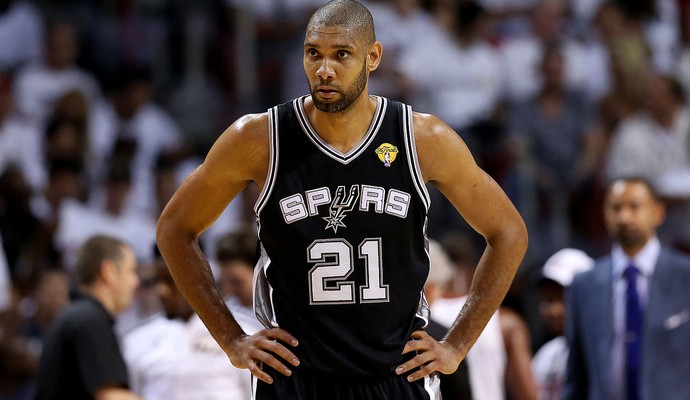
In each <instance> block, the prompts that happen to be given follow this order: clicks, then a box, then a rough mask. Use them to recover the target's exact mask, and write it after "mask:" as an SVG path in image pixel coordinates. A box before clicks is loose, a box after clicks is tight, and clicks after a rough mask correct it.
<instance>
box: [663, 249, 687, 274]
mask: <svg viewBox="0 0 690 400" xmlns="http://www.w3.org/2000/svg"><path fill="white" fill-rule="evenodd" d="M659 263H660V264H665V265H668V266H670V267H673V268H674V269H675V270H677V271H678V273H683V274H684V276H690V256H688V255H687V254H685V253H681V252H679V251H677V250H674V249H671V248H668V247H662V250H661V254H660V258H659Z"/></svg>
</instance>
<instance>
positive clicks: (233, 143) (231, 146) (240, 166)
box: [204, 113, 269, 181]
mask: <svg viewBox="0 0 690 400" xmlns="http://www.w3.org/2000/svg"><path fill="white" fill-rule="evenodd" d="M268 154H269V127H268V113H261V114H247V115H244V116H242V117H240V118H239V119H237V120H236V121H235V122H233V123H232V125H230V126H229V127H228V128H227V129H226V130H225V131H224V132H223V133H222V134H221V135H220V137H219V138H218V139H217V140H216V142H215V143H214V145H213V146H212V147H211V150H210V151H209V153H208V155H207V157H206V160H205V161H204V165H205V166H211V167H212V169H213V171H214V173H215V174H223V173H225V174H231V173H240V174H242V175H243V176H241V178H242V179H249V180H254V181H256V180H257V179H262V178H264V174H265V171H266V168H267V165H268ZM213 166H216V167H213Z"/></svg>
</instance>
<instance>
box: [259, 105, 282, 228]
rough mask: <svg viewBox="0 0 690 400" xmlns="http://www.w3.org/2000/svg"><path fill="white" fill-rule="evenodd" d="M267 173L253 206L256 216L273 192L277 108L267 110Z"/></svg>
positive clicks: (275, 164)
mask: <svg viewBox="0 0 690 400" xmlns="http://www.w3.org/2000/svg"><path fill="white" fill-rule="evenodd" d="M268 149H269V150H268V151H269V161H268V173H267V174H266V182H265V183H264V187H263V188H262V189H261V193H259V197H258V198H257V199H256V203H255V204H254V213H256V215H257V216H258V215H259V213H261V210H262V209H263V208H264V206H265V205H266V200H267V199H268V198H269V197H270V195H271V192H272V191H273V186H274V182H275V176H276V171H277V169H278V107H277V106H276V107H273V108H271V109H270V110H268ZM260 233H261V226H259V237H261V235H260Z"/></svg>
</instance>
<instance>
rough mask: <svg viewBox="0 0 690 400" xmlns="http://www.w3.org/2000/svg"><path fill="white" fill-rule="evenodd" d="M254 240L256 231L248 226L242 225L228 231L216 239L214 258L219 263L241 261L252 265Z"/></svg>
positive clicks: (254, 247)
mask: <svg viewBox="0 0 690 400" xmlns="http://www.w3.org/2000/svg"><path fill="white" fill-rule="evenodd" d="M256 242H257V239H256V233H254V231H253V230H252V229H250V228H249V227H242V228H240V229H237V230H235V231H232V232H229V233H227V234H225V235H223V236H222V237H221V238H220V239H218V242H217V245H216V260H218V262H219V263H227V262H231V261H242V262H245V263H247V264H248V265H252V266H253V265H254V261H255V254H256Z"/></svg>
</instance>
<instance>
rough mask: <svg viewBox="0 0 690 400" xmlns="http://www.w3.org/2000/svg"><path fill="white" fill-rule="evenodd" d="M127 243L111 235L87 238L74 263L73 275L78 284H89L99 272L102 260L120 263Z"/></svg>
mask: <svg viewBox="0 0 690 400" xmlns="http://www.w3.org/2000/svg"><path fill="white" fill-rule="evenodd" d="M126 247H127V244H126V243H125V242H123V241H122V240H120V239H116V238H114V237H111V236H105V235H96V236H92V237H91V238H89V239H88V240H87V241H86V242H84V244H83V245H82V246H81V248H80V249H79V254H78V256H77V261H76V263H75V265H74V275H75V278H76V280H77V284H79V285H90V284H92V283H94V282H95V281H96V278H98V275H99V274H100V273H101V265H102V263H103V261H105V260H110V261H112V262H114V263H115V264H118V265H119V264H120V262H121V261H122V259H123V258H124V255H125V252H124V249H125V248H126Z"/></svg>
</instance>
